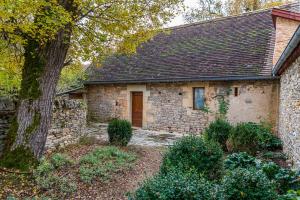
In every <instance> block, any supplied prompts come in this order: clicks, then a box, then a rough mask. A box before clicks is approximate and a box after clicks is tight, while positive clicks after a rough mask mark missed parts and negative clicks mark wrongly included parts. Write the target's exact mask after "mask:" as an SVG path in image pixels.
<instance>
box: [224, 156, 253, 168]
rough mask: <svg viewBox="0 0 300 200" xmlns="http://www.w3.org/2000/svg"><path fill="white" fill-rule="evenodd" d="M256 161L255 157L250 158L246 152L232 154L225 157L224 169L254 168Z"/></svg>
mask: <svg viewBox="0 0 300 200" xmlns="http://www.w3.org/2000/svg"><path fill="white" fill-rule="evenodd" d="M256 165H257V160H256V158H255V157H253V156H250V155H249V154H247V153H246V152H242V153H233V154H230V155H229V156H227V158H226V159H225V161H224V168H225V169H228V170H233V169H236V168H239V167H240V168H249V167H256Z"/></svg>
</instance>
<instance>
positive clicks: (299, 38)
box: [272, 26, 300, 76]
mask: <svg viewBox="0 0 300 200" xmlns="http://www.w3.org/2000/svg"><path fill="white" fill-rule="evenodd" d="M299 42H300V26H298V28H297V30H296V32H295V33H294V35H293V37H292V39H291V40H290V41H289V43H288V45H287V46H286V48H285V49H284V51H283V53H282V54H281V56H280V58H279V59H278V61H277V63H276V65H275V66H274V68H273V70H272V73H273V76H276V75H277V73H278V71H279V70H280V69H281V67H282V66H283V65H284V63H285V61H286V60H287V59H288V58H289V56H290V55H291V54H292V53H293V51H294V49H295V48H296V47H297V46H298V44H299Z"/></svg>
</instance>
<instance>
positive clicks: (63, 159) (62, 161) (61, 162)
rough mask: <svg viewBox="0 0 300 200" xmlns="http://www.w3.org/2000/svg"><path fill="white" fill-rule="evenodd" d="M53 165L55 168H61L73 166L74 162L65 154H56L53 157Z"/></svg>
mask: <svg viewBox="0 0 300 200" xmlns="http://www.w3.org/2000/svg"><path fill="white" fill-rule="evenodd" d="M51 163H52V164H53V166H54V167H55V168H61V167H66V166H68V165H70V164H72V163H73V161H72V160H71V158H70V157H69V156H67V155H65V154H61V153H56V154H53V155H52V156H51Z"/></svg>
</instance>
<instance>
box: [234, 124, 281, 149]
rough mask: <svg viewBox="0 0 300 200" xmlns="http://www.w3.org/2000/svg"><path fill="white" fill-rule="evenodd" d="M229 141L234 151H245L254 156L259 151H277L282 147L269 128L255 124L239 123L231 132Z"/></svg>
mask: <svg viewBox="0 0 300 200" xmlns="http://www.w3.org/2000/svg"><path fill="white" fill-rule="evenodd" d="M229 141H230V143H231V145H232V147H233V151H245V152H247V153H250V154H252V155H254V154H255V153H256V152H257V151H258V150H265V149H276V148H280V145H281V144H280V143H281V141H280V140H279V139H278V138H276V137H275V136H274V135H272V133H271V132H270V129H269V128H266V127H264V126H263V125H261V124H256V123H253V122H247V123H239V124H238V125H237V126H236V127H234V128H233V129H232V131H231V132H230V136H229Z"/></svg>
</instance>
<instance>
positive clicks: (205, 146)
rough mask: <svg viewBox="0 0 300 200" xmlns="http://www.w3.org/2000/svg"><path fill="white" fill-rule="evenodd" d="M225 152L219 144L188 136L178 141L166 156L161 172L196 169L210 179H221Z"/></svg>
mask: <svg viewBox="0 0 300 200" xmlns="http://www.w3.org/2000/svg"><path fill="white" fill-rule="evenodd" d="M222 157H223V151H222V149H221V147H220V145H219V144H217V143H215V142H213V141H204V140H203V139H202V138H201V137H198V136H187V137H183V138H181V139H180V140H178V141H176V142H175V144H174V145H173V146H172V147H170V149H169V151H168V152H167V153H166V154H165V155H164V158H163V162H162V165H161V172H162V173H167V172H168V171H170V170H172V169H173V168H180V169H181V170H183V171H189V170H191V169H195V170H196V171H197V172H198V173H199V174H203V175H204V176H206V177H208V178H209V179H214V178H219V177H220V175H221V172H222V168H223V158H222Z"/></svg>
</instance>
